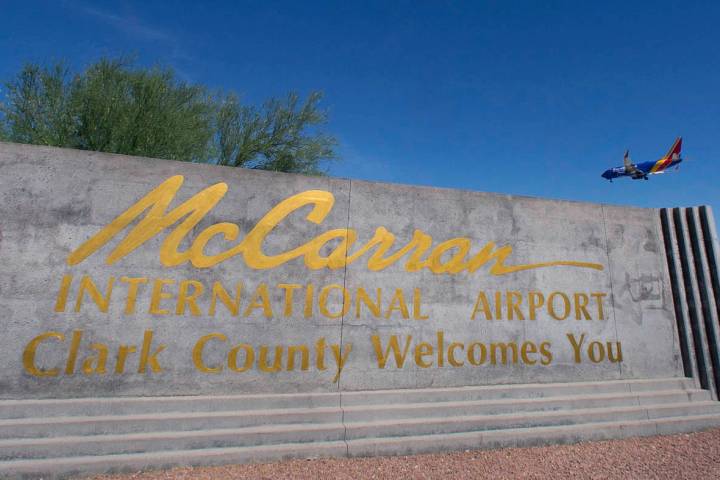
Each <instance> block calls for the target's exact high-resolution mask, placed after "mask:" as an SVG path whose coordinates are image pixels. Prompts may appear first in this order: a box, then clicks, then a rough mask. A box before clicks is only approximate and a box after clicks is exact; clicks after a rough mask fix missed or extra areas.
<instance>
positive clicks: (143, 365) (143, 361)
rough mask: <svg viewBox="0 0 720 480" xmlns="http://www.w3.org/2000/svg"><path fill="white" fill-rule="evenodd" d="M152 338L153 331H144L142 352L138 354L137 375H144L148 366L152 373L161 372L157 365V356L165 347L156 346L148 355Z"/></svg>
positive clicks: (161, 345) (158, 364)
mask: <svg viewBox="0 0 720 480" xmlns="http://www.w3.org/2000/svg"><path fill="white" fill-rule="evenodd" d="M152 338H153V331H152V330H145V335H143V345H142V351H141V352H140V366H139V367H138V373H145V370H146V369H147V366H148V365H150V369H151V370H152V371H153V372H154V373H160V372H162V367H160V363H158V360H157V356H158V355H159V354H160V352H162V351H163V350H165V345H163V344H160V345H158V347H157V348H156V349H155V351H154V352H153V353H152V354H150V345H151V344H152Z"/></svg>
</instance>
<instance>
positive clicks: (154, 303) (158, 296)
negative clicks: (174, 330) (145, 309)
mask: <svg viewBox="0 0 720 480" xmlns="http://www.w3.org/2000/svg"><path fill="white" fill-rule="evenodd" d="M173 284H175V280H172V279H170V278H158V279H156V280H155V284H154V285H153V290H152V296H151V297H150V313H151V314H153V315H168V314H170V310H165V309H161V308H160V301H161V300H163V299H166V298H172V293H168V292H164V291H163V287H165V285H173Z"/></svg>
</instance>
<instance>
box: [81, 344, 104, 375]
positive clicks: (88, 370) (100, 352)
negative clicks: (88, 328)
mask: <svg viewBox="0 0 720 480" xmlns="http://www.w3.org/2000/svg"><path fill="white" fill-rule="evenodd" d="M90 348H92V349H93V350H95V351H96V352H97V358H96V357H87V358H86V359H85V360H84V361H83V364H82V371H83V373H84V374H85V375H92V374H93V373H97V374H98V375H105V374H106V373H107V369H106V368H105V365H106V364H107V357H108V347H107V345H105V344H104V343H93V344H92V345H90ZM93 364H95V365H93Z"/></svg>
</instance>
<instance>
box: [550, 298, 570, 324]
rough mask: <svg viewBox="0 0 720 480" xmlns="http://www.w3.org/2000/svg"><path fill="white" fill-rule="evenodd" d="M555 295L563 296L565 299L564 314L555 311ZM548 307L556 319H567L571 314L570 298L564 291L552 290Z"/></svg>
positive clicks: (563, 299)
mask: <svg viewBox="0 0 720 480" xmlns="http://www.w3.org/2000/svg"><path fill="white" fill-rule="evenodd" d="M555 297H560V298H562V301H563V307H564V308H563V314H562V315H558V314H557V312H556V311H555ZM547 309H548V313H550V316H551V317H552V318H554V319H555V320H565V319H566V318H567V317H568V315H570V299H569V298H568V296H567V295H565V294H564V293H563V292H552V293H551V294H550V295H549V296H548V301H547Z"/></svg>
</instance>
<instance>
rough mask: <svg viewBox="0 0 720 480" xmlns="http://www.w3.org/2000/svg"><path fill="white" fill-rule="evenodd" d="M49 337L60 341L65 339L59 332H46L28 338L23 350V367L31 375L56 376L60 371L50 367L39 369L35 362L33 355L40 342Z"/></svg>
mask: <svg viewBox="0 0 720 480" xmlns="http://www.w3.org/2000/svg"><path fill="white" fill-rule="evenodd" d="M49 338H55V339H57V340H60V341H61V342H64V341H65V335H63V334H62V333H59V332H47V333H43V334H42V335H38V336H37V337H35V338H33V339H32V340H30V342H29V343H28V344H27V346H26V347H25V350H24V351H23V367H25V371H26V372H27V373H29V374H30V375H32V376H33V377H56V376H57V375H58V374H59V373H60V369H59V368H51V369H49V370H41V369H39V368H38V367H37V366H36V364H35V355H36V354H37V348H38V346H39V345H40V343H42V342H44V341H45V340H47V339H49Z"/></svg>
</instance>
